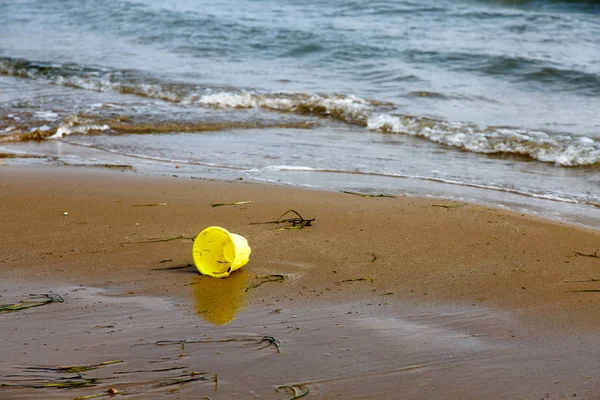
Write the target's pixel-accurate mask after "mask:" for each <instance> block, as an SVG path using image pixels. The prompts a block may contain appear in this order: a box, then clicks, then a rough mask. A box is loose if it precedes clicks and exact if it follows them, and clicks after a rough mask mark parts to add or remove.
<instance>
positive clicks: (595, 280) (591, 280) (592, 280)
mask: <svg viewBox="0 0 600 400" xmlns="http://www.w3.org/2000/svg"><path fill="white" fill-rule="evenodd" d="M565 282H567V283H572V282H600V278H597V279H594V278H590V279H583V280H575V281H565Z"/></svg>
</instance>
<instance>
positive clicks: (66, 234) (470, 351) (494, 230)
mask: <svg viewBox="0 0 600 400" xmlns="http://www.w3.org/2000/svg"><path fill="white" fill-rule="evenodd" d="M236 201H244V202H246V201H247V202H250V203H247V204H241V205H224V206H219V207H212V206H211V204H215V203H231V202H236ZM287 210H295V211H297V212H298V213H299V214H301V215H302V217H304V218H307V219H308V218H314V219H315V221H314V222H313V223H312V226H310V227H306V228H303V229H293V230H279V231H276V228H281V227H282V226H280V225H275V224H254V223H257V222H268V221H274V220H276V219H277V218H278V217H279V216H280V215H282V214H283V213H284V212H286V211H287ZM0 212H1V215H2V223H1V224H0V241H1V243H2V251H1V252H0V271H1V273H2V279H1V280H0V304H5V305H6V304H16V303H19V302H20V301H23V300H27V299H30V297H29V295H30V294H47V295H50V297H51V298H54V299H56V301H53V302H51V303H49V304H46V305H43V306H39V307H34V308H28V309H24V310H20V311H12V312H2V313H0V332H1V334H2V337H3V340H2V341H1V342H0V354H2V357H1V361H0V384H1V386H0V398H2V399H33V398H35V399H37V398H39V399H67V398H78V397H84V396H92V395H103V396H102V397H99V398H103V397H110V396H111V395H110V394H109V392H108V390H110V389H111V388H112V389H115V390H116V392H113V393H114V394H113V395H112V396H114V397H117V398H118V397H121V396H122V397H123V398H134V399H138V398H139V399H155V398H162V397H163V396H168V397H166V398H172V399H202V398H210V399H229V398H234V397H235V398H240V399H251V398H257V399H291V398H297V397H298V396H300V395H304V396H305V398H321V399H329V398H361V399H366V398H372V399H384V398H385V399H388V398H389V399H450V398H461V399H481V398H486V399H490V398H499V399H500V398H502V399H504V398H506V399H509V398H510V399H540V398H544V399H545V398H550V399H558V398H565V397H568V398H572V397H577V398H586V399H587V398H589V399H593V398H600V384H598V382H600V341H598V339H597V331H598V329H599V328H600V313H599V312H598V302H599V300H600V297H599V296H600V293H599V292H600V282H598V280H600V258H598V257H594V255H595V254H596V252H597V251H598V250H599V249H600V234H599V232H598V231H594V230H589V229H584V228H580V227H577V226H571V225H566V224H562V223H558V222H555V221H550V220H541V219H536V218H533V217H530V216H526V215H522V214H516V213H509V212H506V211H503V210H499V209H491V208H485V207H482V206H478V205H475V204H462V203H460V204H457V203H452V202H449V201H447V200H443V199H429V198H427V199H423V198H414V197H403V196H399V197H395V198H386V197H362V196H359V195H356V194H348V193H335V192H318V191H310V190H303V189H297V188H288V187H277V186H268V185H258V184H254V183H246V182H245V181H243V180H241V181H234V182H217V181H209V180H200V179H184V178H179V177H176V176H171V177H157V176H145V175H141V174H136V173H134V172H131V171H119V170H109V169H95V168H67V167H48V166H46V167H44V168H40V167H35V166H27V167H22V166H12V165H8V166H2V167H0ZM212 225H218V226H222V227H225V228H227V229H228V230H230V231H231V232H234V233H238V234H240V235H243V236H245V237H246V238H247V239H248V241H249V244H250V246H251V247H252V255H251V258H250V262H249V263H248V264H247V265H246V266H245V267H244V268H242V269H241V270H240V271H237V272H235V273H234V274H232V275H231V276H230V277H229V278H226V279H220V280H218V279H214V278H211V277H206V276H200V275H199V274H198V272H197V271H196V269H195V267H194V266H193V265H191V264H190V263H192V255H191V248H192V240H193V238H194V237H195V236H196V235H197V234H198V233H199V232H200V231H201V230H202V229H204V228H206V227H208V226H212ZM281 277H283V278H281ZM56 295H60V299H62V300H64V302H60V301H58V299H59V297H57V296H56ZM30 300H31V299H30ZM112 361H115V362H114V363H107V362H112ZM117 361H118V362H117ZM103 362H104V363H107V364H105V365H98V364H100V363H103ZM81 365H95V366H98V367H99V368H95V367H94V368H91V367H90V368H89V370H83V371H81V370H80V371H78V370H77V369H68V368H67V369H63V370H56V369H51V370H48V369H46V370H41V369H35V367H44V368H46V367H52V368H56V367H58V366H81ZM32 367H34V368H32ZM57 382H58V383H62V385H61V384H57ZM66 382H75V383H73V384H65V383H66ZM70 386H72V387H70ZM278 388H279V391H278V390H277V389H278Z"/></svg>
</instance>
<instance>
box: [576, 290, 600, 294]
mask: <svg viewBox="0 0 600 400" xmlns="http://www.w3.org/2000/svg"><path fill="white" fill-rule="evenodd" d="M572 292H574V293H600V289H585V290H572Z"/></svg>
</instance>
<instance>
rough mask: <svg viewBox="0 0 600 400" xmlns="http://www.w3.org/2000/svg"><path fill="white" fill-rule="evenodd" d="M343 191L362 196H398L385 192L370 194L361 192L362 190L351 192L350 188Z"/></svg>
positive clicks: (391, 197) (393, 197)
mask: <svg viewBox="0 0 600 400" xmlns="http://www.w3.org/2000/svg"><path fill="white" fill-rule="evenodd" d="M342 193H346V194H353V195H355V196H360V197H389V198H390V199H395V198H396V196H392V195H391V194H385V193H377V194H369V193H361V192H351V191H349V190H344V191H342Z"/></svg>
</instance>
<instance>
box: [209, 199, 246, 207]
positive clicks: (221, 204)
mask: <svg viewBox="0 0 600 400" xmlns="http://www.w3.org/2000/svg"><path fill="white" fill-rule="evenodd" d="M252 203H254V202H253V201H251V200H249V201H234V202H232V203H213V204H211V207H213V208H214V207H222V206H239V205H242V204H252Z"/></svg>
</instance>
